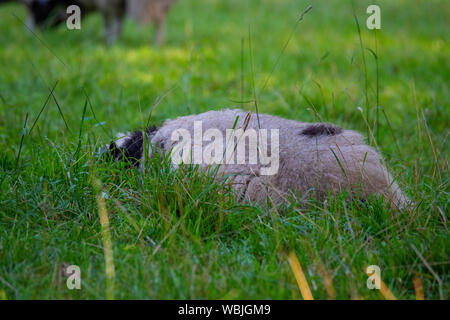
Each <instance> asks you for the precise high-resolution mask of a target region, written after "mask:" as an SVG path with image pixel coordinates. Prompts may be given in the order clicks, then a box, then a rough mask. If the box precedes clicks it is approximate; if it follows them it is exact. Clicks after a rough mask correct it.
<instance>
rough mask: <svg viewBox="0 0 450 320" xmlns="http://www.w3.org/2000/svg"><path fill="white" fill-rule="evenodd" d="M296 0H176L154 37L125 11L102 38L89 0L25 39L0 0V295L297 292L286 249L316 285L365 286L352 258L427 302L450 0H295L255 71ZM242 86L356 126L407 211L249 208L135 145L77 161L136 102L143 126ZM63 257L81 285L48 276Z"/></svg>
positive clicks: (438, 206) (444, 202) (440, 250)
mask: <svg viewBox="0 0 450 320" xmlns="http://www.w3.org/2000/svg"><path fill="white" fill-rule="evenodd" d="M308 4H309V3H308V2H306V1H290V0H283V1H282V0H278V1H269V0H265V1H261V2H256V1H238V0H228V1H219V0H215V1H194V0H182V1H179V3H177V4H176V6H175V7H174V9H173V10H172V11H171V13H170V15H169V21H168V27H169V28H168V35H167V42H166V44H165V45H164V46H163V47H160V48H157V47H154V46H152V45H150V41H151V34H152V33H151V32H150V30H149V29H151V28H147V29H145V28H141V27H139V26H137V25H135V24H134V23H133V22H131V21H127V23H126V25H125V30H124V33H123V34H122V37H121V39H120V40H119V41H118V42H117V43H116V44H115V45H113V46H111V47H106V46H104V45H103V44H102V35H103V28H102V21H101V17H100V16H99V15H92V16H90V17H87V19H86V20H84V22H83V24H82V30H81V31H67V30H66V29H65V28H64V27H61V28H58V29H55V30H47V31H40V32H37V33H36V36H37V37H39V39H40V40H39V39H38V38H37V37H36V36H35V35H33V34H31V33H30V32H29V31H28V30H26V28H25V27H24V26H23V24H22V22H21V21H20V20H22V21H25V20H26V12H25V10H24V9H23V8H22V7H21V6H19V5H15V4H8V5H4V6H2V7H0V28H1V29H2V30H7V32H2V33H1V34H0V70H1V72H0V137H1V139H0V148H1V150H2V152H1V153H0V297H3V298H7V299H38V298H39V299H96V298H98V299H104V298H112V297H114V298H124V299H128V298H137V299H147V298H150V299H201V298H208V299H221V298H228V299H235V298H237V299H298V298H301V293H300V291H299V287H298V285H297V282H296V276H297V274H294V273H293V270H292V269H291V266H290V263H289V261H294V260H292V257H293V255H292V254H295V256H296V258H297V259H298V262H299V263H298V264H297V263H294V265H295V266H296V269H294V270H298V266H300V265H301V267H300V269H299V270H303V272H302V274H304V276H303V277H305V278H306V279H307V282H308V284H309V287H310V291H311V294H312V296H313V297H314V298H316V299H327V298H337V299H350V298H351V299H380V298H383V295H382V293H381V292H380V291H378V290H369V289H368V288H367V286H366V281H367V275H366V273H365V271H366V267H367V266H368V265H378V266H379V267H380V269H381V277H382V280H383V282H384V284H385V285H386V287H387V288H388V289H389V290H390V292H392V294H393V295H394V296H395V297H396V298H398V299H415V298H416V292H415V290H418V289H417V288H418V286H419V284H420V283H421V285H422V290H423V295H424V297H425V298H426V299H439V298H443V299H446V298H447V297H448V296H447V295H448V288H449V249H448V248H449V247H450V246H449V245H450V244H449V239H448V218H449V217H448V212H449V207H448V205H449V203H448V202H449V197H448V195H449V185H448V152H449V147H448V124H449V109H450V108H449V88H448V79H449V75H450V71H449V70H450V66H449V60H448V56H449V54H450V47H449V45H448V40H449V37H448V26H447V21H448V20H449V17H450V7H449V6H448V4H447V3H446V2H445V1H416V2H415V4H414V6H411V5H410V3H409V2H408V1H395V2H392V1H377V4H379V5H380V7H381V14H382V29H381V30H378V31H376V32H375V31H373V30H372V31H370V30H367V28H366V27H365V20H366V17H367V15H366V13H365V10H366V8H367V6H368V5H369V4H372V2H369V1H358V2H355V3H354V9H353V8H352V3H351V2H343V1H325V0H320V1H314V3H313V9H312V10H311V11H310V12H309V13H308V14H307V15H305V17H304V19H303V21H302V22H301V23H300V24H299V25H298V27H297V29H295V32H294V33H293V36H292V38H291V39H290V41H289V44H288V45H287V46H286V48H285V50H284V52H283V55H282V56H281V58H280V60H279V63H278V64H277V65H276V68H275V69H274V68H273V67H274V64H275V62H276V61H277V58H278V56H279V55H280V52H281V50H282V49H283V46H284V45H285V43H287V40H288V38H289V35H290V33H291V32H292V30H293V28H294V26H295V23H296V19H298V18H299V16H300V14H301V13H302V12H303V10H304V9H305V8H306V7H307V6H308ZM354 15H356V17H357V19H358V21H359V25H360V33H358V28H357V26H356V23H355V18H354ZM249 34H251V39H249ZM360 37H361V38H360ZM360 39H361V42H360ZM249 40H251V51H250V48H249V42H250V41H249ZM43 43H45V45H43ZM366 48H367V49H366ZM368 49H370V50H372V51H370V50H368ZM250 53H251V54H250ZM363 55H364V60H365V63H364V62H363ZM375 58H376V59H375ZM272 70H273V72H272ZM269 75H270V76H269ZM366 79H367V82H366ZM266 81H267V85H265V82H266ZM253 83H254V86H253ZM263 86H264V90H261V88H262V87H263ZM52 90H53V91H52ZM254 90H255V92H256V94H255V93H254ZM51 92H52V93H51ZM255 96H256V97H257V98H258V99H257V100H258V108H259V112H263V113H272V114H275V115H280V116H283V117H287V118H290V119H298V120H302V121H330V122H333V123H337V124H338V125H340V126H342V127H345V128H349V129H355V130H359V131H361V132H363V133H365V134H366V135H367V137H368V141H369V142H370V143H371V144H373V145H375V144H376V145H377V146H379V149H380V151H381V152H382V154H383V155H384V157H385V159H386V161H387V163H388V166H389V168H390V170H391V171H392V172H393V173H394V175H395V176H396V177H397V180H398V181H399V183H400V185H401V186H402V188H403V189H404V190H405V192H406V193H407V194H408V196H409V197H411V198H412V199H415V201H416V204H417V208H415V209H413V210H409V211H406V212H395V211H392V210H390V209H389V208H386V207H385V206H384V205H383V204H382V202H381V201H380V200H376V199H373V200H372V201H368V202H367V203H361V202H358V201H353V202H346V201H344V196H342V197H338V198H336V199H330V201H328V202H327V203H326V204H319V203H315V204H311V205H309V206H308V207H306V208H304V207H301V206H299V205H298V204H296V203H292V204H291V205H290V206H284V207H279V208H275V207H269V208H263V207H258V206H254V205H251V204H241V203H236V202H234V201H233V199H232V197H231V196H230V192H229V190H227V188H224V187H223V186H221V185H219V184H217V183H215V182H214V181H212V179H211V178H210V177H208V176H205V175H202V174H200V173H199V172H197V171H196V170H195V168H190V169H186V170H184V171H172V170H170V168H169V166H168V165H167V161H162V162H160V161H156V160H152V159H150V160H149V161H150V163H149V166H147V169H146V172H145V174H142V173H140V172H138V171H135V170H126V169H125V168H124V167H123V165H121V164H110V163H105V162H99V161H97V160H96V158H95V152H96V150H97V148H98V147H100V146H101V145H102V144H104V143H108V142H109V141H110V139H111V138H112V137H113V135H114V134H115V133H117V132H119V131H124V130H131V129H134V128H142V127H143V126H145V124H146V121H147V119H148V117H149V113H150V110H151V109H153V111H152V117H151V122H152V123H155V124H160V123H161V122H162V121H163V120H164V119H166V118H173V117H176V116H180V115H187V114H191V113H198V112H202V111H205V110H210V109H222V108H226V107H235V106H237V107H240V108H243V109H248V110H254V104H253V102H252V99H254V97H255ZM243 101H244V102H245V103H242V102H243ZM377 106H379V107H378V108H377ZM357 107H361V108H362V110H363V112H360V111H359V110H358V109H357ZM39 115H40V116H39ZM362 115H364V117H363V116H362ZM105 215H106V220H105ZM108 225H109V226H108ZM108 238H109V244H108ZM290 253H291V254H290ZM289 257H291V258H289ZM105 259H106V265H105ZM290 259H291V260H290ZM67 264H76V265H78V266H79V267H80V268H81V277H82V289H81V290H73V291H71V290H68V289H67V287H66V284H65V281H66V277H65V276H64V275H63V272H62V268H63V266H65V265H67ZM418 279H419V280H418ZM418 283H419V284H418ZM415 288H416V289H415Z"/></svg>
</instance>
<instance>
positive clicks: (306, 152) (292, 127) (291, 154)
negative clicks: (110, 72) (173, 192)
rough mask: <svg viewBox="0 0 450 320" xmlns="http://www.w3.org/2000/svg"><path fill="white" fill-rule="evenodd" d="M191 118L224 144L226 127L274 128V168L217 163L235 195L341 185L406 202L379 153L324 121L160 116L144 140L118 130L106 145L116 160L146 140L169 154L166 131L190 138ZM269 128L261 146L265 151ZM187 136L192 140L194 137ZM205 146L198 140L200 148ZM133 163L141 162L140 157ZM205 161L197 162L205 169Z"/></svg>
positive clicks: (319, 192)
mask: <svg viewBox="0 0 450 320" xmlns="http://www.w3.org/2000/svg"><path fill="white" fill-rule="evenodd" d="M237 118H238V120H237V123H236V119H237ZM194 121H201V122H202V131H203V133H204V132H205V131H207V130H208V129H210V128H216V129H218V130H219V131H221V132H222V135H223V137H224V143H223V147H224V149H225V147H226V142H225V139H226V134H227V132H226V130H227V129H233V128H235V129H239V128H243V129H244V132H247V131H248V130H249V129H250V128H252V129H254V130H256V131H257V130H258V129H267V131H268V132H269V133H270V132H271V129H278V130H279V131H278V132H279V167H278V171H277V173H276V174H274V175H263V174H261V169H262V168H264V167H267V164H266V165H262V164H260V163H259V161H258V164H248V161H246V163H245V164H227V163H222V164H221V165H220V167H219V169H218V173H219V174H218V177H221V178H222V179H223V178H226V181H228V182H229V183H231V184H232V188H233V190H234V191H235V193H236V198H237V199H238V200H249V201H251V202H260V203H262V202H265V201H266V200H267V199H270V200H271V201H272V202H274V203H281V202H283V201H286V200H287V199H288V198H289V197H291V196H292V195H293V196H295V197H297V198H298V197H300V198H299V199H298V200H300V201H301V202H305V201H307V200H308V199H309V198H310V196H313V197H314V198H316V199H320V200H326V199H327V198H328V196H329V194H331V195H336V194H338V193H340V192H342V191H344V190H346V191H347V192H348V197H349V199H350V198H359V199H362V200H364V199H367V198H368V197H369V196H370V195H371V194H374V195H383V196H384V198H385V200H386V201H387V202H389V203H390V204H391V205H394V206H397V207H400V208H402V207H405V206H406V205H407V204H408V202H409V201H408V199H407V198H406V197H405V196H404V195H403V193H402V191H401V190H400V188H399V186H398V184H397V183H396V182H395V181H394V180H393V178H392V176H391V175H390V174H389V173H388V171H387V170H386V168H385V166H384V165H383V160H382V158H381V156H380V155H379V154H378V153H377V152H376V151H375V150H374V149H373V148H371V147H369V146H368V145H366V144H365V143H364V141H363V137H362V136H361V135H360V134H359V133H357V132H355V131H351V130H343V129H341V128H338V127H336V126H333V125H330V124H323V123H305V122H298V121H294V120H287V119H283V118H280V117H276V116H272V115H267V114H259V115H257V114H256V113H249V112H246V111H243V110H229V109H227V110H222V111H208V112H205V113H202V114H198V115H190V116H183V117H179V118H176V119H174V120H166V121H165V122H164V124H163V125H162V126H161V127H159V128H152V129H148V130H147V133H146V134H147V139H143V132H141V131H136V132H132V133H127V134H118V138H119V139H118V140H117V141H116V142H115V143H111V145H110V147H109V148H110V150H114V152H113V154H114V156H115V157H116V159H118V158H121V157H122V156H119V155H123V154H126V155H127V156H128V157H134V158H136V159H139V160H143V158H144V155H143V151H142V150H144V148H143V146H142V144H143V141H150V142H151V146H149V147H148V148H145V150H149V155H148V156H149V157H152V156H153V153H155V152H160V153H161V152H167V153H169V152H171V151H172V150H173V148H174V146H175V145H176V144H177V143H178V142H176V141H175V142H174V141H172V133H173V132H174V131H175V130H177V129H186V130H187V131H189V132H190V134H191V136H192V137H194ZM235 123H236V124H235ZM269 133H268V134H267V136H268V138H267V149H266V150H267V151H269V153H268V155H269V156H270V151H271V134H269ZM191 141H192V143H193V141H194V139H192V140H191ZM211 141H212V140H211ZM207 145H208V142H207V141H206V140H204V142H203V145H202V148H203V150H204V149H205V147H207ZM247 146H248V145H246V148H247ZM118 150H119V151H120V152H117V151H118ZM272 151H273V150H272ZM224 153H225V150H224ZM247 153H248V151H247V152H246V153H245V157H246V160H248V154H247ZM134 163H135V164H138V165H140V166H142V163H144V161H135V162H134ZM209 166H210V165H208V164H201V167H203V168H205V169H206V168H207V167H209ZM175 167H176V166H175Z"/></svg>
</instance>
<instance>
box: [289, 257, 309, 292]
mask: <svg viewBox="0 0 450 320" xmlns="http://www.w3.org/2000/svg"><path fill="white" fill-rule="evenodd" d="M288 261H289V264H290V265H291V269H292V272H293V273H294V275H295V279H296V280H297V284H298V287H299V289H300V292H301V294H302V296H303V299H304V300H314V298H313V296H312V293H311V290H310V289H309V286H308V282H307V281H306V277H305V274H304V273H303V270H302V267H301V266H300V262H298V259H297V256H296V255H295V253H294V252H291V253H289V255H288Z"/></svg>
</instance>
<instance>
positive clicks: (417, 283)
mask: <svg viewBox="0 0 450 320" xmlns="http://www.w3.org/2000/svg"><path fill="white" fill-rule="evenodd" d="M413 284H414V292H415V293H416V300H425V297H424V295H423V285H422V279H420V276H419V275H416V276H415V277H414V280H413Z"/></svg>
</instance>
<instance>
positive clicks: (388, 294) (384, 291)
mask: <svg viewBox="0 0 450 320" xmlns="http://www.w3.org/2000/svg"><path fill="white" fill-rule="evenodd" d="M366 273H367V275H368V276H369V277H370V276H371V275H372V274H371V273H369V272H367V271H366ZM380 293H381V294H382V295H383V297H384V298H385V299H386V300H397V298H396V297H395V296H394V294H393V293H392V292H391V290H389V288H388V287H387V286H386V284H385V283H384V281H383V280H382V279H381V278H380Z"/></svg>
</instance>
